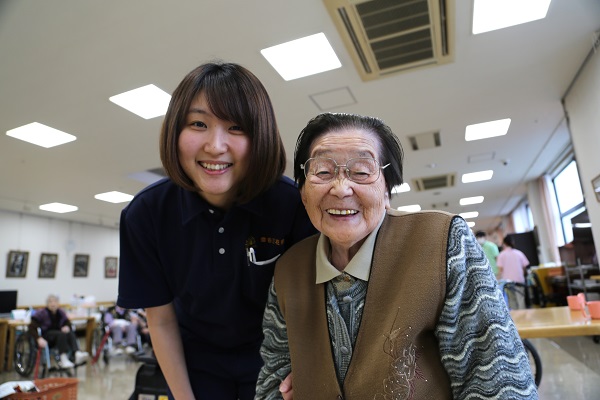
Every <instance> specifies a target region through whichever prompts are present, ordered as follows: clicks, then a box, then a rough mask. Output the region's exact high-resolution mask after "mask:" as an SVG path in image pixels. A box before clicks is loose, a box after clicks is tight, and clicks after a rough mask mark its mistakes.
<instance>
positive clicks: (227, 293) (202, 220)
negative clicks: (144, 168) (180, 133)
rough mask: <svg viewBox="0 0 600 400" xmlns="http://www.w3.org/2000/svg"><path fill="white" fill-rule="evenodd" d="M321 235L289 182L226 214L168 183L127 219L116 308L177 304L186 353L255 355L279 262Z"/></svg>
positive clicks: (147, 194) (147, 192) (146, 194)
mask: <svg viewBox="0 0 600 400" xmlns="http://www.w3.org/2000/svg"><path fill="white" fill-rule="evenodd" d="M315 232H316V230H315V229H314V227H313V226H312V224H311V223H310V220H309V219H308V216H307V214H306V210H305V209H304V205H303V204H302V201H301V199H300V194H299V192H298V189H297V188H296V186H295V184H294V182H293V181H292V180H291V179H289V178H287V177H283V178H281V179H280V180H279V181H277V182H276V183H275V185H273V187H272V188H271V189H269V190H268V191H267V192H265V193H264V194H262V195H260V196H259V197H257V198H255V199H254V200H252V201H251V202H249V203H246V204H243V205H239V206H235V207H232V208H231V209H230V210H228V211H227V212H225V213H223V212H222V211H220V210H218V209H216V208H215V207H212V206H211V205H210V204H208V203H207V202H206V201H205V200H204V199H202V197H200V196H199V195H198V194H196V193H193V192H190V191H187V190H184V189H182V188H181V187H179V186H177V185H175V184H174V183H173V182H172V181H171V180H169V179H163V180H161V181H159V182H157V183H155V184H153V185H150V186H149V187H147V188H146V189H144V190H142V191H141V192H140V193H138V194H137V195H136V196H135V198H134V199H133V200H132V201H131V202H130V203H129V205H128V206H127V207H126V208H125V209H124V210H123V211H122V214H121V224H120V252H121V255H120V271H119V296H118V299H117V304H119V305H120V306H122V307H125V308H140V307H144V308H146V307H155V306H161V305H165V304H167V303H170V302H173V303H174V305H175V310H176V313H177V318H178V322H179V326H180V330H181V334H182V339H183V343H184V350H185V351H186V353H187V352H188V351H192V352H194V353H196V352H198V351H200V352H201V351H223V350H227V349H241V348H245V347H249V348H255V346H260V343H261V342H262V317H263V313H264V308H265V303H266V299H267V292H268V288H269V284H270V283H271V279H272V277H273V269H274V266H275V260H276V258H277V256H279V255H280V254H282V253H283V252H284V251H285V250H286V249H287V248H289V247H290V246H292V245H293V244H294V243H296V242H298V241H300V240H302V239H303V238H305V237H307V236H309V235H312V234H314V233H315ZM251 252H253V254H254V258H252V261H254V260H255V261H256V262H251V261H250V259H249V257H248V254H249V253H251ZM256 348H257V347H256ZM188 362H189V360H188Z"/></svg>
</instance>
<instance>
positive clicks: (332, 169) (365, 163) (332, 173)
mask: <svg viewBox="0 0 600 400" xmlns="http://www.w3.org/2000/svg"><path fill="white" fill-rule="evenodd" d="M389 165H390V164H386V165H384V166H383V167H380V166H379V163H378V162H377V160H375V159H374V158H363V157H361V158H351V159H350V160H348V161H346V165H338V163H336V162H335V160H334V159H332V158H328V157H315V158H309V159H308V160H306V162H305V163H304V164H301V165H300V168H302V169H303V170H304V176H305V177H306V179H307V180H308V181H309V182H311V183H317V184H319V183H328V182H331V181H332V180H333V179H334V178H335V177H336V176H337V175H338V173H339V170H340V168H344V170H345V172H346V177H347V178H348V179H349V180H351V181H352V182H356V183H360V184H363V185H366V184H369V183H373V182H375V181H376V180H377V179H379V175H380V173H381V170H382V169H385V168H387V167H388V166H389Z"/></svg>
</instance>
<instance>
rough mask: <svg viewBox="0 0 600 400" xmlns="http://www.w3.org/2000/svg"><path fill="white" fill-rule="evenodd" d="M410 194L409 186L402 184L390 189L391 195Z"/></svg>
mask: <svg viewBox="0 0 600 400" xmlns="http://www.w3.org/2000/svg"><path fill="white" fill-rule="evenodd" d="M404 192H410V186H409V185H408V183H406V182H404V183H403V184H402V185H398V186H394V187H393V188H392V194H397V193H404Z"/></svg>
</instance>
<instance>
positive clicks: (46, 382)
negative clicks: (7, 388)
mask: <svg viewBox="0 0 600 400" xmlns="http://www.w3.org/2000/svg"><path fill="white" fill-rule="evenodd" d="M78 382H79V380H78V379H77V378H46V379H34V381H33V383H34V384H35V386H37V388H38V389H39V390H40V391H39V392H37V393H14V394H11V395H9V396H8V397H6V399H10V400H77V383H78Z"/></svg>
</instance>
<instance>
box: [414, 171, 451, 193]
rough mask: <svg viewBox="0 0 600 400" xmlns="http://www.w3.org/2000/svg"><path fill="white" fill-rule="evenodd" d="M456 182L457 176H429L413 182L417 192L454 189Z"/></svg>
mask: <svg viewBox="0 0 600 400" xmlns="http://www.w3.org/2000/svg"><path fill="white" fill-rule="evenodd" d="M455 181H456V174H448V175H437V176H429V177H426V178H415V179H413V180H412V182H413V187H414V188H415V190H416V191H417V192H421V191H423V190H432V189H441V188H448V187H452V186H454V182H455Z"/></svg>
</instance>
